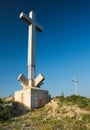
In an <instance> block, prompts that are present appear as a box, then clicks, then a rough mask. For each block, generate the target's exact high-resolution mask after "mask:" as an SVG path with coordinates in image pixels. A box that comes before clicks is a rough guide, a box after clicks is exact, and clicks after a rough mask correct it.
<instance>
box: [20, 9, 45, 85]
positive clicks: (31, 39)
mask: <svg viewBox="0 0 90 130" xmlns="http://www.w3.org/2000/svg"><path fill="white" fill-rule="evenodd" d="M20 19H22V20H23V21H25V22H26V23H27V24H28V25H29V32H28V80H29V84H28V85H29V87H31V86H32V80H34V78H35V73H36V70H35V69H36V44H35V40H36V39H35V38H36V33H35V31H36V30H38V31H39V32H42V31H43V28H42V27H41V26H40V25H39V24H38V23H36V16H35V13H34V12H33V11H31V12H30V13H29V17H28V15H26V14H25V13H23V12H22V13H21V14H20Z"/></svg>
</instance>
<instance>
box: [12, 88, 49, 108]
mask: <svg viewBox="0 0 90 130" xmlns="http://www.w3.org/2000/svg"><path fill="white" fill-rule="evenodd" d="M14 98H15V101H17V102H20V103H23V104H24V105H25V106H27V107H28V108H29V109H31V108H40V107H43V106H44V105H45V104H46V103H48V102H49V93H48V91H47V90H39V89H33V88H28V89H23V90H20V91H16V92H15V96H14Z"/></svg>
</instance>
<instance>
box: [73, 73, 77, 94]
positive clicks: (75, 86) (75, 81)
mask: <svg viewBox="0 0 90 130" xmlns="http://www.w3.org/2000/svg"><path fill="white" fill-rule="evenodd" d="M72 82H73V83H74V88H75V95H78V90H77V83H78V81H77V80H76V77H75V75H74V79H73V80H72Z"/></svg>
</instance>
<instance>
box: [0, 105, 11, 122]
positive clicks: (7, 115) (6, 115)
mask: <svg viewBox="0 0 90 130" xmlns="http://www.w3.org/2000/svg"><path fill="white" fill-rule="evenodd" d="M10 115H11V114H10V110H9V108H7V107H4V108H3V109H2V112H0V120H1V121H2V120H7V119H9V118H10Z"/></svg>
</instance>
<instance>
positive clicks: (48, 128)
mask: <svg viewBox="0 0 90 130" xmlns="http://www.w3.org/2000/svg"><path fill="white" fill-rule="evenodd" d="M89 129H90V99H89V98H85V97H81V96H75V95H71V96H68V97H64V96H58V97H55V98H52V99H51V101H50V102H49V103H48V104H46V105H45V106H44V107H43V108H40V109H32V110H28V109H27V108H26V107H25V106H23V105H22V104H19V103H17V102H14V101H13V98H12V97H9V98H8V99H0V130H89Z"/></svg>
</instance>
